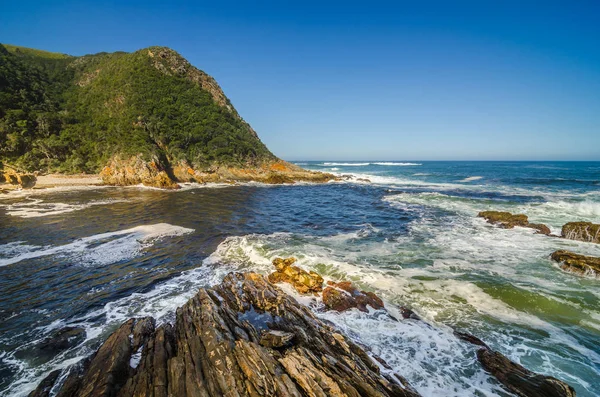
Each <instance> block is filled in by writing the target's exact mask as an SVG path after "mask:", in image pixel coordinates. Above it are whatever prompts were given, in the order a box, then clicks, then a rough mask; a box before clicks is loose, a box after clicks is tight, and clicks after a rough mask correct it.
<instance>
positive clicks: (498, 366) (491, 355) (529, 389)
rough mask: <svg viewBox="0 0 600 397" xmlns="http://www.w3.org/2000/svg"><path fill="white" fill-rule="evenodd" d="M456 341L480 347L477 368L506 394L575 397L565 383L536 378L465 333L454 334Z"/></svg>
mask: <svg viewBox="0 0 600 397" xmlns="http://www.w3.org/2000/svg"><path fill="white" fill-rule="evenodd" d="M454 335H456V336H457V337H458V338H460V339H462V340H464V341H467V342H469V343H472V344H474V345H477V346H482V348H481V349H479V350H477V359H478V360H479V362H480V363H481V366H482V367H483V368H484V369H485V370H486V371H487V372H489V373H491V374H492V375H494V377H496V379H498V381H499V382H500V383H501V384H502V385H503V386H504V387H506V388H507V389H508V390H509V391H511V392H512V393H514V394H516V395H517V396H521V397H575V390H574V389H573V388H572V387H571V386H569V385H568V384H566V383H565V382H563V381H561V380H558V379H556V378H553V377H551V376H545V375H541V374H537V373H535V372H532V371H530V370H528V369H527V368H525V367H523V366H522V365H520V364H517V363H515V362H514V361H511V360H509V359H508V358H507V357H506V356H504V355H503V354H502V353H499V352H497V351H494V350H492V349H491V348H490V347H489V346H488V345H487V344H486V343H485V342H483V341H482V340H481V339H479V338H477V337H476V336H473V335H471V334H469V333H466V332H459V331H454Z"/></svg>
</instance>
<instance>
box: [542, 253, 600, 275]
mask: <svg viewBox="0 0 600 397" xmlns="http://www.w3.org/2000/svg"><path fill="white" fill-rule="evenodd" d="M550 257H551V258H552V259H553V260H554V261H556V262H559V263H560V264H561V265H560V267H561V269H563V270H566V271H568V272H573V273H578V274H581V275H584V276H592V277H600V258H596V257H593V256H585V255H579V254H575V253H573V252H569V251H565V250H559V251H555V252H553V253H552V255H550Z"/></svg>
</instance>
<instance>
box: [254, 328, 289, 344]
mask: <svg viewBox="0 0 600 397" xmlns="http://www.w3.org/2000/svg"><path fill="white" fill-rule="evenodd" d="M292 339H294V334H293V333H291V332H283V331H277V330H268V331H263V333H262V335H261V337H260V345H261V346H264V347H270V348H278V347H284V346H289V345H290V344H291V342H292Z"/></svg>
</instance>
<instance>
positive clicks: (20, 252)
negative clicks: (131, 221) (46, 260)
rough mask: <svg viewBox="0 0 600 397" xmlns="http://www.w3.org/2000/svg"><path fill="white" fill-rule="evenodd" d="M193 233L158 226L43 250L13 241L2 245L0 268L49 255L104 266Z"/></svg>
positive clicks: (186, 229) (159, 224)
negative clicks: (173, 238) (165, 240)
mask: <svg viewBox="0 0 600 397" xmlns="http://www.w3.org/2000/svg"><path fill="white" fill-rule="evenodd" d="M193 231H194V229H188V228H184V227H180V226H173V225H169V224H168V223H158V224H154V225H142V226H136V227H133V228H131V229H125V230H119V231H117V232H108V233H101V234H95V235H93V236H89V237H84V238H80V239H77V240H75V241H73V242H72V243H69V244H65V245H60V246H44V247H42V246H31V245H23V244H19V243H15V242H13V243H8V244H4V245H0V267H2V266H7V265H12V264H14V263H18V262H21V261H23V260H26V259H34V258H39V257H43V256H49V255H65V256H73V255H75V256H77V257H78V259H80V260H81V261H82V262H87V263H93V264H97V265H105V264H110V263H114V262H116V261H119V260H124V259H130V258H134V257H136V256H137V255H139V254H140V252H141V251H142V250H143V249H144V248H147V247H148V246H150V245H151V244H152V242H153V241H156V240H158V239H161V238H164V237H174V236H181V235H184V234H188V233H192V232H193Z"/></svg>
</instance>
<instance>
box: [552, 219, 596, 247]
mask: <svg viewBox="0 0 600 397" xmlns="http://www.w3.org/2000/svg"><path fill="white" fill-rule="evenodd" d="M560 235H561V237H564V238H566V239H569V240H579V241H587V242H590V243H597V244H600V225H599V224H594V223H592V222H569V223H567V224H565V225H564V226H563V227H562V231H561V234H560Z"/></svg>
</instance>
